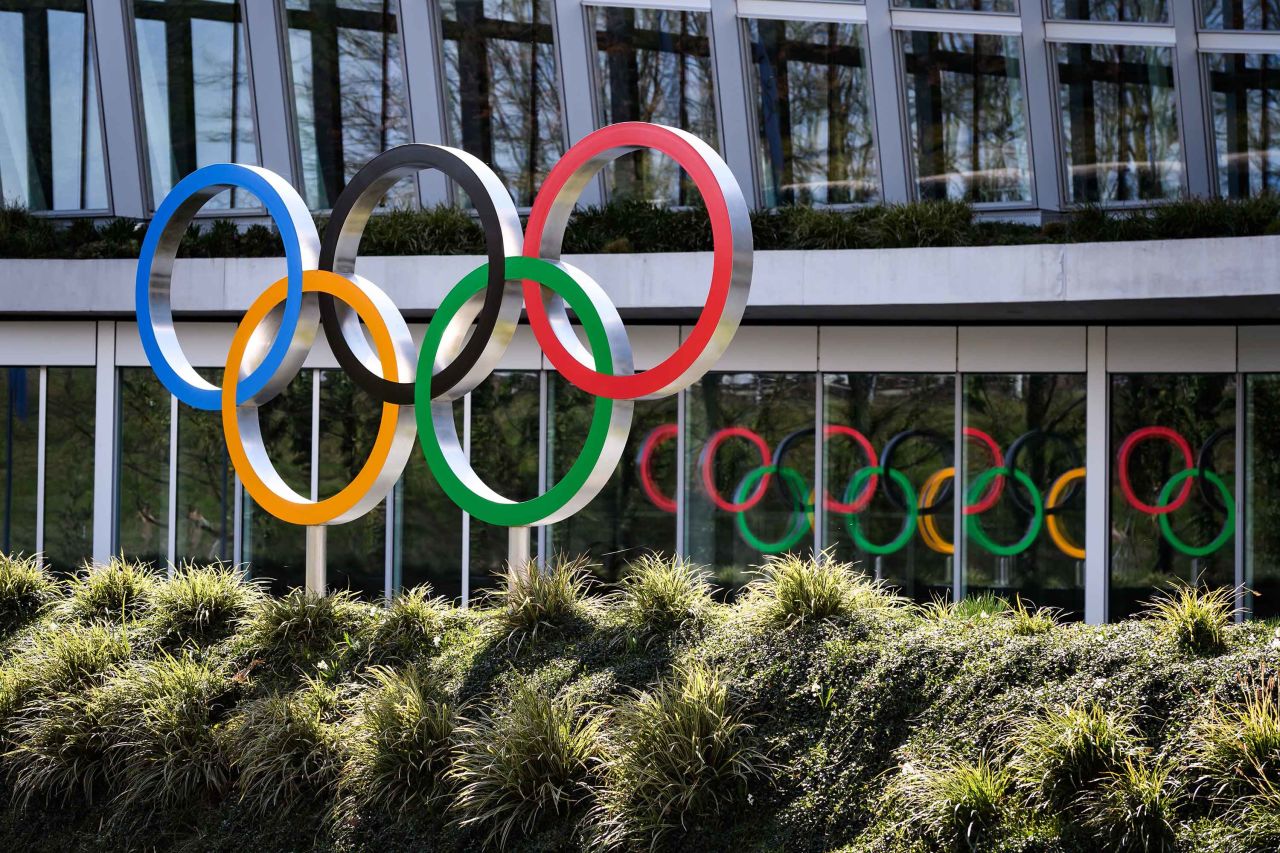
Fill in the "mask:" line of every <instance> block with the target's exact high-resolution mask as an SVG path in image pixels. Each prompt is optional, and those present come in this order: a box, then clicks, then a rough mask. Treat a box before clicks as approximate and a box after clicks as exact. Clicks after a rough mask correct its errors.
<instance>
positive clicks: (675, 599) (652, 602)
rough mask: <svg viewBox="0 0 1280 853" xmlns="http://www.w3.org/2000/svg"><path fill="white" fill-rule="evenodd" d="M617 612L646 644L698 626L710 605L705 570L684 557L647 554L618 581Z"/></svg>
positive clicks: (709, 588)
mask: <svg viewBox="0 0 1280 853" xmlns="http://www.w3.org/2000/svg"><path fill="white" fill-rule="evenodd" d="M618 589H619V595H618V597H617V604H616V607H617V611H618V612H619V613H620V614H621V616H622V619H623V621H624V622H625V624H626V625H627V628H628V630H629V631H630V632H631V633H632V634H633V635H634V636H637V637H639V638H641V639H642V640H643V641H644V642H645V643H646V644H648V643H651V642H653V641H654V640H655V639H657V638H659V637H662V636H665V635H668V634H671V633H674V632H676V631H680V630H681V629H684V628H686V627H688V626H690V625H694V624H697V623H698V622H700V621H701V620H702V619H703V618H704V616H705V615H706V613H707V611H708V610H709V609H710V605H711V584H710V583H709V582H708V581H707V575H706V570H705V569H703V568H702V567H701V566H699V565H697V564H696V563H692V562H690V561H689V560H687V559H685V558H684V557H664V556H662V555H659V554H646V555H645V556H643V557H641V558H640V559H638V560H636V561H635V562H634V563H632V564H630V565H629V566H628V567H627V571H626V573H625V574H624V575H623V576H622V578H621V579H620V580H619V581H618Z"/></svg>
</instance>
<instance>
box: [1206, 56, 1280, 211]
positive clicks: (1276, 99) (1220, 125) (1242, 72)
mask: <svg viewBox="0 0 1280 853" xmlns="http://www.w3.org/2000/svg"><path fill="white" fill-rule="evenodd" d="M1205 63H1206V64H1207V66H1208V70H1209V95H1210V98H1211V99H1212V104H1213V141H1214V151H1215V152H1216V154H1217V160H1218V192H1219V193H1221V194H1222V195H1224V196H1228V197H1230V198H1244V197H1246V196H1255V195H1259V194H1261V193H1264V192H1274V191H1275V190H1276V189H1277V188H1280V150H1277V149H1280V56H1276V55H1274V54H1267V53H1211V54H1208V55H1207V56H1206V57H1205Z"/></svg>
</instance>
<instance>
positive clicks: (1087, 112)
mask: <svg viewBox="0 0 1280 853" xmlns="http://www.w3.org/2000/svg"><path fill="white" fill-rule="evenodd" d="M1054 53H1055V56H1056V57H1057V66H1058V100H1059V104H1058V106H1059V109H1061V110H1062V133H1063V151H1064V152H1065V154H1066V161H1067V178H1068V188H1067V191H1068V195H1069V196H1070V198H1071V201H1073V202H1125V201H1146V200H1150V199H1161V198H1173V197H1175V196H1177V195H1178V194H1179V193H1180V192H1181V191H1182V145H1181V143H1180V142H1179V140H1178V104H1177V95H1176V93H1175V91H1174V80H1173V52H1172V50H1171V49H1170V48H1166V47H1134V46H1130V45H1096V44H1095V45H1088V44H1059V45H1055V46H1054Z"/></svg>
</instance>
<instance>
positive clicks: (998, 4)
mask: <svg viewBox="0 0 1280 853" xmlns="http://www.w3.org/2000/svg"><path fill="white" fill-rule="evenodd" d="M1028 2H1031V3H1035V2H1037V0H1028ZM893 5H894V6H897V7H899V8H904V9H947V10H949V11H953V12H1002V13H1008V14H1012V13H1014V12H1017V11H1018V4H1017V3H1016V2H1015V0H893Z"/></svg>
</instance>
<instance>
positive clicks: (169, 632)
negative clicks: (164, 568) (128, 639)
mask: <svg viewBox="0 0 1280 853" xmlns="http://www.w3.org/2000/svg"><path fill="white" fill-rule="evenodd" d="M154 600H155V606H154V608H153V611H154V612H153V614H152V623H153V625H154V626H155V630H156V634H157V635H158V637H159V638H160V639H161V640H164V641H170V642H209V641H214V640H220V639H222V638H224V637H226V636H228V635H229V634H230V633H231V632H232V630H233V629H235V628H236V627H237V626H238V625H239V624H240V621H241V620H243V619H244V618H245V617H246V616H248V615H249V613H250V612H251V611H252V610H253V609H254V607H255V606H257V605H259V604H261V602H262V600H263V593H262V588H261V586H259V585H258V584H256V583H247V582H245V580H244V579H243V577H242V576H241V574H240V572H239V571H238V570H236V569H234V568H232V567H231V566H227V565H221V564H215V565H212V566H195V565H190V564H188V565H184V566H180V567H179V568H178V569H177V570H176V571H175V572H174V574H173V577H171V578H170V579H169V580H168V581H165V582H162V583H160V584H159V586H158V587H157V588H156V591H155V594H154Z"/></svg>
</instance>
